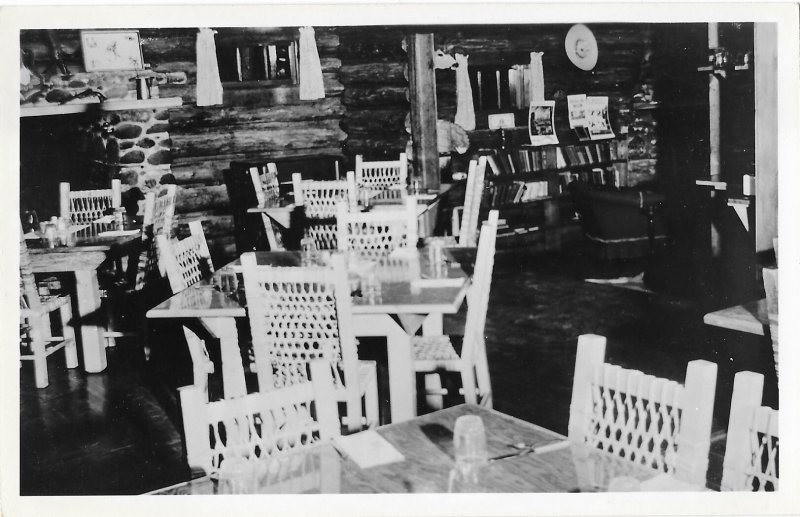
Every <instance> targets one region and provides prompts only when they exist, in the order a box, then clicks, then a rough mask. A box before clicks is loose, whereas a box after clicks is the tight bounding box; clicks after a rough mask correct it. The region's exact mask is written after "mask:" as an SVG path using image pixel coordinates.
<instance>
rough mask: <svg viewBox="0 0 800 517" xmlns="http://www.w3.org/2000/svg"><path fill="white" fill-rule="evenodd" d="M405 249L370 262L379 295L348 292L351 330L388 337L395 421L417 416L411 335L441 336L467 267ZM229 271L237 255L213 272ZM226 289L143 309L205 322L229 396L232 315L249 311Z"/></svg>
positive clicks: (285, 255) (191, 292) (267, 255)
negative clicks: (440, 265)
mask: <svg viewBox="0 0 800 517" xmlns="http://www.w3.org/2000/svg"><path fill="white" fill-rule="evenodd" d="M405 251H407V253H406V255H404V256H395V257H394V258H393V259H390V260H386V261H385V262H383V263H380V262H379V263H377V264H374V265H373V267H374V269H373V271H374V273H375V279H376V280H377V282H378V284H379V287H378V288H377V292H378V294H376V295H370V296H364V295H363V293H359V292H358V291H357V292H356V293H355V294H356V295H355V296H353V298H352V310H353V326H354V329H355V333H356V336H357V337H366V336H376V337H383V338H385V339H386V342H387V355H388V362H389V391H390V399H391V420H392V422H399V421H402V420H406V419H409V418H412V417H413V416H414V415H415V414H416V384H415V377H414V368H413V352H412V348H411V340H410V337H411V336H412V335H414V334H415V333H416V332H417V331H418V330H419V329H420V328H422V331H423V333H429V334H433V333H439V334H440V333H441V332H442V317H443V315H444V314H454V313H456V312H458V310H459V308H460V306H461V304H462V302H463V300H464V297H465V296H466V293H467V289H468V287H469V277H468V275H467V273H466V272H465V271H464V269H463V268H462V267H461V265H460V264H459V263H458V262H457V261H456V260H455V259H453V257H452V256H451V255H449V254H447V253H446V263H445V265H446V267H445V268H444V269H443V270H442V269H439V270H434V269H433V268H432V266H431V264H430V263H429V261H428V252H427V249H425V248H422V249H419V250H404V252H405ZM325 253H329V252H321V253H319V254H318V255H317V256H316V258H319V257H324V255H325ZM255 254H256V262H257V263H258V264H259V265H272V266H301V265H302V264H303V262H304V259H303V254H302V253H301V252H298V251H280V252H255ZM323 262H324V259H323ZM360 265H363V264H359V266H360ZM352 266H353V264H351V269H352ZM230 274H235V275H237V278H238V280H237V283H238V284H239V285H240V286H241V285H243V282H241V278H240V277H238V275H240V274H241V262H240V260H239V259H237V260H235V261H233V262H231V263H229V264H227V265H226V266H224V267H223V268H220V269H219V270H218V271H217V272H215V275H230ZM353 274H355V275H357V271H356V272H351V275H353ZM231 294H234V295H235V296H228V295H227V294H225V293H223V292H221V291H220V290H218V289H216V288H215V287H214V286H213V285H212V283H211V282H209V281H207V280H205V281H201V282H199V283H197V284H195V285H193V286H191V287H189V288H187V289H186V290H184V291H181V292H180V293H177V294H175V295H174V296H172V297H171V298H169V299H167V300H166V301H164V302H162V303H161V304H159V305H157V306H155V307H153V308H152V309H150V310H149V311H148V312H147V317H148V318H198V319H200V320H202V321H203V322H204V323H205V324H206V326H207V327H208V328H209V329H210V330H211V331H212V333H213V334H214V337H216V338H218V339H219V340H220V349H221V356H222V369H223V378H222V383H223V391H224V396H225V397H226V398H229V397H236V396H241V395H244V394H246V388H245V382H244V367H243V364H242V361H241V353H240V351H239V340H238V333H237V330H236V321H235V318H243V317H246V315H247V312H246V308H245V305H244V304H243V303H245V300H244V299H243V298H244V297H243V296H241V295H239V293H231ZM359 294H361V295H359ZM240 302H242V303H240Z"/></svg>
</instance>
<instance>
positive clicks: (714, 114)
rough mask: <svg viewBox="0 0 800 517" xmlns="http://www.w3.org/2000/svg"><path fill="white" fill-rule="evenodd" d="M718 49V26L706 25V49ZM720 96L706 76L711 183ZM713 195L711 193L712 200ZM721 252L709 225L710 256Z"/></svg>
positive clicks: (716, 167)
mask: <svg viewBox="0 0 800 517" xmlns="http://www.w3.org/2000/svg"><path fill="white" fill-rule="evenodd" d="M718 47H719V26H718V25H717V24H716V23H709V24H708V48H709V50H713V49H716V48H718ZM719 108H720V95H719V77H717V76H716V75H714V74H713V73H712V74H708V160H709V163H708V172H709V176H710V177H711V181H719V179H720V147H719V146H720V125H719V124H720V118H719V115H720V112H719ZM714 196H715V193H714V192H713V191H712V192H711V198H712V199H713V198H714ZM720 252H721V244H720V235H719V230H717V228H716V227H715V226H714V224H713V223H712V224H711V255H712V256H714V257H719V254H720Z"/></svg>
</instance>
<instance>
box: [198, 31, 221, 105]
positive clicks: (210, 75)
mask: <svg viewBox="0 0 800 517" xmlns="http://www.w3.org/2000/svg"><path fill="white" fill-rule="evenodd" d="M214 34H216V31H214V30H211V29H209V28H201V29H200V30H199V31H198V33H197V105H198V106H213V105H214V104H222V82H221V81H220V80H219V66H218V65H217V45H216V43H214Z"/></svg>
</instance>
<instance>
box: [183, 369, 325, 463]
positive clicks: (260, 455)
mask: <svg viewBox="0 0 800 517" xmlns="http://www.w3.org/2000/svg"><path fill="white" fill-rule="evenodd" d="M309 368H310V370H311V380H310V381H304V382H298V383H296V384H292V385H287V386H284V387H281V388H275V389H272V390H269V391H260V392H257V393H250V394H248V395H245V396H242V397H237V398H232V399H223V400H219V401H215V402H208V400H206V399H205V397H204V394H203V392H202V390H201V389H200V388H198V387H197V386H184V387H183V388H181V389H180V399H181V411H182V413H183V428H184V435H185V437H186V456H187V460H188V463H189V466H190V467H191V468H200V469H203V470H204V471H205V472H206V473H207V474H216V473H219V472H220V471H224V470H225V469H226V463H227V464H228V465H227V466H230V465H231V464H234V463H236V462H238V461H246V462H257V461H258V460H259V459H265V458H271V457H275V458H279V457H282V456H285V455H288V454H291V453H293V452H298V451H302V450H304V449H310V448H312V447H316V446H318V445H320V444H324V443H327V442H330V441H331V440H333V439H334V438H335V437H336V436H339V435H340V430H339V415H338V412H337V409H336V401H335V398H334V390H333V382H332V379H331V373H330V367H329V364H328V363H327V362H326V361H324V360H319V361H312V362H311V363H310V365H309Z"/></svg>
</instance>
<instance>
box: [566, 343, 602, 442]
mask: <svg viewBox="0 0 800 517" xmlns="http://www.w3.org/2000/svg"><path fill="white" fill-rule="evenodd" d="M605 357H606V338H605V337H604V336H598V335H595V334H584V335H581V336H578V353H577V355H576V357H575V376H574V377H573V379H572V401H571V402H570V406H569V425H568V428H567V429H568V431H567V436H568V437H569V441H571V442H573V443H584V442H585V440H586V433H587V429H588V426H587V425H586V422H588V420H589V418H590V416H591V413H592V391H591V389H592V388H591V380H592V375H593V372H594V370H595V368H597V367H598V366H600V365H602V364H603V361H605Z"/></svg>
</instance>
